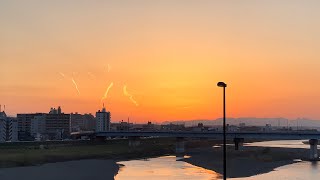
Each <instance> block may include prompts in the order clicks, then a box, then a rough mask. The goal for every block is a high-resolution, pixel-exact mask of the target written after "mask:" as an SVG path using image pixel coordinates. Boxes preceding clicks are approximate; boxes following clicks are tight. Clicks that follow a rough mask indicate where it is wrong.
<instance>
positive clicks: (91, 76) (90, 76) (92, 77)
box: [88, 72, 96, 79]
mask: <svg viewBox="0 0 320 180" xmlns="http://www.w3.org/2000/svg"><path fill="white" fill-rule="evenodd" d="M88 76H89V78H90V79H95V78H96V76H95V75H93V74H92V73H91V72H88Z"/></svg>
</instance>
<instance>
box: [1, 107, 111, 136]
mask: <svg viewBox="0 0 320 180" xmlns="http://www.w3.org/2000/svg"><path fill="white" fill-rule="evenodd" d="M110 118H111V117H110V112H108V111H106V109H105V108H102V110H101V111H100V110H99V111H98V112H96V117H94V116H93V115H92V114H78V113H71V114H66V113H63V112H62V110H61V107H58V108H57V109H56V108H51V109H50V111H49V112H48V113H27V114H17V117H8V116H7V115H6V113H5V112H4V111H0V142H8V141H44V140H62V139H68V138H70V134H71V132H79V131H108V130H110Z"/></svg>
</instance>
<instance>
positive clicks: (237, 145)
mask: <svg viewBox="0 0 320 180" xmlns="http://www.w3.org/2000/svg"><path fill="white" fill-rule="evenodd" d="M233 142H234V149H235V150H243V142H244V138H234V139H233Z"/></svg>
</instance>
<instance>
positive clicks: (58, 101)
mask: <svg viewBox="0 0 320 180" xmlns="http://www.w3.org/2000/svg"><path fill="white" fill-rule="evenodd" d="M319 7H320V1H318V0H308V1H302V0H283V1H278V0H264V1H263V0H261V1H258V0H256V1H254V0H247V1H238V0H233V1H226V0H221V1H214V0H193V1H191V0H158V1H155V0H152V1H151V0H135V1H133V0H122V1H119V0H113V1H111V0H105V1H102V0H101V1H100V0H92V1H83V0H68V1H65V0H54V1H49V0H48V1H45V0H37V1H36V0H31V1H21V0H20V1H15V0H10V1H9V0H8V1H0V82H1V83H0V104H2V108H3V105H4V104H5V105H6V112H7V114H9V115H12V116H15V115H16V113H31V112H47V111H49V109H50V107H56V106H59V105H60V106H61V107H62V110H63V111H64V112H66V113H70V112H79V113H95V112H96V111H97V110H98V109H101V107H102V104H103V103H104V104H105V106H106V108H107V109H108V110H109V111H111V114H112V121H115V122H117V121H120V120H122V119H127V117H128V116H130V119H132V121H134V122H146V121H148V120H151V121H153V122H161V121H165V120H191V119H215V118H219V117H221V116H222V89H221V88H218V87H217V86H216V84H217V82H218V81H224V82H226V83H227V84H228V87H227V114H228V116H229V117H285V118H290V119H295V118H298V117H306V118H312V119H320V111H319V110H320V11H319ZM63 75H64V76H63ZM72 78H73V80H74V82H73V81H72ZM111 83H113V86H111V85H110V84H111ZM75 84H77V86H78V90H79V92H78V91H77V89H76V88H75ZM109 86H110V88H109V92H108V94H107V96H106V97H105V98H103V97H104V95H105V93H106V90H107V89H108V87H109ZM124 86H126V88H125V89H126V92H124Z"/></svg>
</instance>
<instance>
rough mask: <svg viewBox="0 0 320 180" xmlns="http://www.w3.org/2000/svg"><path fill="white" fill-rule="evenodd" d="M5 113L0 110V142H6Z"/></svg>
mask: <svg viewBox="0 0 320 180" xmlns="http://www.w3.org/2000/svg"><path fill="white" fill-rule="evenodd" d="M6 122H7V115H6V113H5V112H0V142H6V132H7V131H6V129H7V127H6V125H7V123H6Z"/></svg>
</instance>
